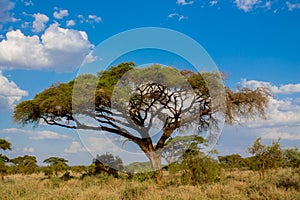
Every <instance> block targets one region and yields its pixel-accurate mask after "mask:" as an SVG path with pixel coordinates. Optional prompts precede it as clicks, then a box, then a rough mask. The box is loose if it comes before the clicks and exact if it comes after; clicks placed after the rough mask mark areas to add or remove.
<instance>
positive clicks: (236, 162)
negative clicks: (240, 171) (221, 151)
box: [218, 154, 244, 168]
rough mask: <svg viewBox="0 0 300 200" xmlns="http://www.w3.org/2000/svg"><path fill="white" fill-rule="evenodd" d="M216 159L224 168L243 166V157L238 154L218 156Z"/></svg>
mask: <svg viewBox="0 0 300 200" xmlns="http://www.w3.org/2000/svg"><path fill="white" fill-rule="evenodd" d="M218 160H219V162H220V164H221V165H223V166H225V167H226V168H241V167H243V166H244V159H243V158H242V156H241V155H239V154H231V155H226V156H218Z"/></svg>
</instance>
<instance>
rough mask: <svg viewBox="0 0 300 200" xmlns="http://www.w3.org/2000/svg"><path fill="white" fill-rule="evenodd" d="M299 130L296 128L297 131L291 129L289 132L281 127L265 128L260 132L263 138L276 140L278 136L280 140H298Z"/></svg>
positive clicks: (299, 137)
mask: <svg viewBox="0 0 300 200" xmlns="http://www.w3.org/2000/svg"><path fill="white" fill-rule="evenodd" d="M285 129H286V128H285ZM299 130H300V129H299V128H298V130H297V131H298V132H297V133H295V132H293V131H292V130H289V131H291V133H289V132H287V131H286V130H283V128H265V129H263V130H262V132H261V137H262V138H263V139H272V140H276V139H278V138H280V139H282V140H300V133H299Z"/></svg>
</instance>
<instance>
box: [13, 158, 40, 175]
mask: <svg viewBox="0 0 300 200" xmlns="http://www.w3.org/2000/svg"><path fill="white" fill-rule="evenodd" d="M9 162H11V163H13V164H14V166H12V167H11V168H12V171H13V172H14V173H22V174H32V173H34V172H36V171H37V169H38V165H37V160H36V157H35V156H29V155H25V156H18V157H16V158H13V159H10V160H9Z"/></svg>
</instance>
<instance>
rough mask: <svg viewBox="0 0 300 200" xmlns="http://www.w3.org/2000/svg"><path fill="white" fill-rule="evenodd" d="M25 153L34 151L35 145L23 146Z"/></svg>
mask: <svg viewBox="0 0 300 200" xmlns="http://www.w3.org/2000/svg"><path fill="white" fill-rule="evenodd" d="M23 153H34V148H33V147H28V148H27V147H25V148H23Z"/></svg>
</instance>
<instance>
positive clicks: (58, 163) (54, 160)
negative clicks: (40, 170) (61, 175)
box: [43, 157, 68, 176]
mask: <svg viewBox="0 0 300 200" xmlns="http://www.w3.org/2000/svg"><path fill="white" fill-rule="evenodd" d="M43 162H44V163H47V164H49V167H51V168H52V170H53V171H54V172H55V175H56V176H57V175H58V172H59V171H62V170H66V169H68V165H67V162H68V160H66V159H64V158H59V157H49V158H47V159H45V160H44V161H43Z"/></svg>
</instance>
